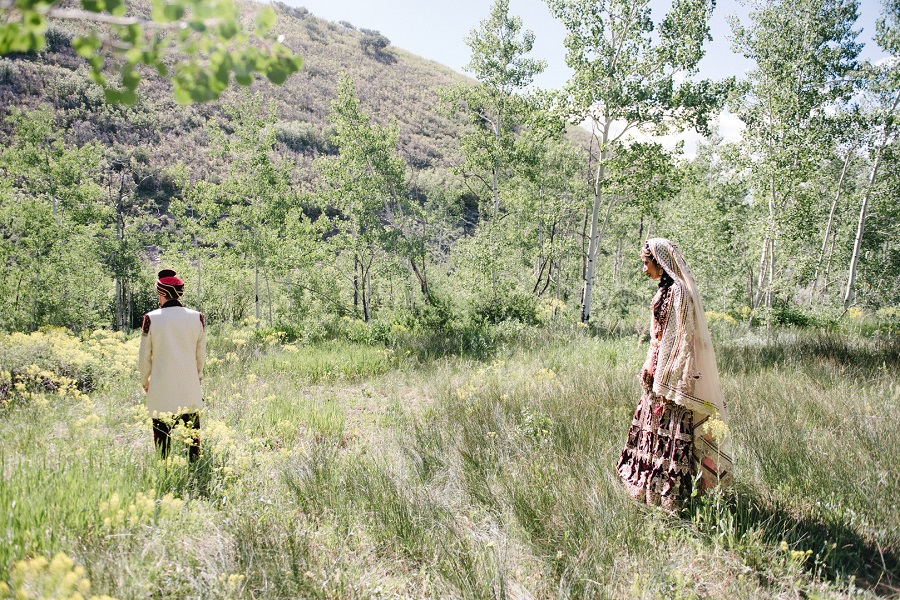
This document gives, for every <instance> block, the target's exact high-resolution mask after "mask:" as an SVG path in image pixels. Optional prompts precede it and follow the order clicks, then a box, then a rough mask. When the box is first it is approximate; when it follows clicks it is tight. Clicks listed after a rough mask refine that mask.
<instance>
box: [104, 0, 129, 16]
mask: <svg viewBox="0 0 900 600" xmlns="http://www.w3.org/2000/svg"><path fill="white" fill-rule="evenodd" d="M106 10H107V11H108V12H109V13H110V14H111V15H115V16H117V17H121V16H123V15H124V14H125V2H124V1H123V0H106Z"/></svg>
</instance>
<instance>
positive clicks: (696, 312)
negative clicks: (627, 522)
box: [617, 238, 733, 511]
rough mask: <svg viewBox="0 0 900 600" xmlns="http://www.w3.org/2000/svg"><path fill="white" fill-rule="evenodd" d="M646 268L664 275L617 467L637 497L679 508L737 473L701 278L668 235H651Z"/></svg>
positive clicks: (645, 252) (645, 250) (653, 307)
mask: <svg viewBox="0 0 900 600" xmlns="http://www.w3.org/2000/svg"><path fill="white" fill-rule="evenodd" d="M641 259H642V260H643V262H644V273H646V274H647V275H648V276H649V277H650V278H651V279H658V280H659V291H658V292H657V293H656V296H655V297H654V298H653V302H652V303H651V326H650V350H649V351H648V352H647V360H646V361H645V362H644V367H643V369H641V382H642V384H643V387H644V392H643V394H642V395H641V400H640V402H639V403H638V406H637V409H636V410H635V412H634V419H633V420H632V422H631V428H630V429H629V430H628V440H627V441H626V443H625V449H624V450H623V451H622V456H621V458H620V459H619V464H618V466H617V469H618V472H619V476H620V477H621V478H622V481H623V482H624V483H625V487H626V488H627V489H628V491H629V493H630V494H631V496H632V497H634V498H635V499H638V500H640V501H643V502H646V503H648V504H656V505H660V506H662V507H663V508H665V509H667V510H670V511H674V510H677V509H678V508H679V507H680V506H682V505H683V503H684V501H685V500H686V499H687V498H688V497H690V495H691V493H692V491H693V489H694V486H695V485H696V486H697V487H698V489H699V491H700V492H702V491H705V490H706V489H708V488H711V487H713V486H716V485H727V484H728V483H730V482H731V480H732V477H733V466H732V460H731V451H730V443H729V439H728V427H727V426H726V425H725V420H726V414H725V398H724V396H723V394H722V388H721V385H720V384H719V373H718V369H717V368H716V357H715V354H714V353H713V349H712V343H711V341H710V336H709V328H708V327H707V325H706V315H705V314H704V313H703V305H702V303H701V301H700V295H699V294H698V293H697V286H696V284H695V283H694V276H693V274H692V273H691V270H690V269H689V268H688V266H687V263H686V262H685V260H684V256H682V254H681V250H679V249H678V247H677V246H676V245H675V244H673V243H672V242H670V241H669V240H667V239H663V238H652V239H650V240H647V243H646V244H645V245H644V248H643V250H642V251H641Z"/></svg>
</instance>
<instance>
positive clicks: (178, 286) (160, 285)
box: [156, 269, 184, 300]
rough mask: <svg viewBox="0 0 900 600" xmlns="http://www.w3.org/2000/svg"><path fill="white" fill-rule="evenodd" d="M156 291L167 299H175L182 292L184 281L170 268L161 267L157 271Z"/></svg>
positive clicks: (179, 296)
mask: <svg viewBox="0 0 900 600" xmlns="http://www.w3.org/2000/svg"><path fill="white" fill-rule="evenodd" d="M157 277H159V279H157V280H156V291H157V292H158V293H160V294H162V295H163V296H165V297H166V298H168V299H169V300H177V299H178V298H181V296H182V294H184V282H183V281H182V280H180V279H178V274H177V273H176V272H175V271H173V270H172V269H163V270H162V271H160V272H159V273H157Z"/></svg>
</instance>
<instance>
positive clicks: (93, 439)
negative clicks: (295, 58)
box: [0, 325, 900, 599]
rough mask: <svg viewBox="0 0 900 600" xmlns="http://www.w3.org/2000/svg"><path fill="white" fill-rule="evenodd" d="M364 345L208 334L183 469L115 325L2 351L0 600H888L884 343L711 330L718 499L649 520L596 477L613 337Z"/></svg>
mask: <svg viewBox="0 0 900 600" xmlns="http://www.w3.org/2000/svg"><path fill="white" fill-rule="evenodd" d="M388 333H389V334H390V335H387V336H386V337H385V339H387V340H388V341H387V342H378V343H375V342H371V343H365V342H362V341H357V342H350V341H347V340H332V341H323V342H318V343H314V344H307V345H303V344H300V343H298V342H289V341H288V340H287V339H286V337H285V336H284V335H283V334H280V333H278V332H273V331H271V330H255V329H253V328H250V327H247V328H225V327H222V328H212V329H211V331H210V340H209V364H208V367H207V371H206V377H205V380H204V387H205V393H206V398H207V409H206V411H205V413H204V414H203V415H202V417H201V424H202V430H203V457H202V459H201V461H200V462H199V463H198V464H197V465H190V464H188V463H187V461H186V456H187V454H186V451H184V450H181V451H179V452H174V453H173V456H172V457H170V458H169V460H167V461H160V460H157V458H156V457H155V455H154V453H153V445H152V436H151V430H150V425H149V423H148V419H147V415H146V411H145V409H144V407H143V393H142V392H141V390H140V389H139V385H138V378H137V373H136V369H135V366H134V365H135V363H136V353H137V344H138V339H137V338H136V337H135V336H130V337H125V336H122V335H121V334H113V333H110V332H105V333H104V332H95V333H94V334H91V335H88V336H84V337H81V338H76V337H73V336H72V335H70V334H67V333H65V332H62V331H60V330H48V331H43V332H38V333H34V334H30V335H25V334H10V335H6V334H4V335H2V336H0V369H2V373H0V435H2V439H3V444H2V447H0V469H2V478H0V582H2V583H0V597H14V598H38V597H47V598H78V597H83V598H89V597H91V596H95V595H96V596H98V597H100V596H104V595H105V596H109V597H113V598H119V599H125V598H375V597H380V598H422V597H435V598H436V597H448V598H646V599H654V598H680V599H688V598H838V597H848V596H854V597H855V596H858V597H865V598H874V597H891V596H894V597H896V596H898V594H900V568H898V554H900V501H898V497H900V468H898V466H897V465H898V464H900V430H898V427H897V419H898V417H900V376H898V369H900V352H898V349H900V343H898V342H897V340H896V338H887V339H884V338H882V339H874V338H862V337H858V336H847V335H839V334H825V333H816V332H809V331H792V330H791V331H781V332H752V333H748V332H747V331H746V329H745V328H743V327H735V328H733V329H731V328H728V327H726V326H722V327H719V328H717V331H716V336H715V337H716V348H717V355H718V359H719V366H720V370H721V373H722V381H723V385H724V386H725V392H726V397H727V398H728V399H729V410H730V425H731V429H732V434H733V441H734V448H735V455H736V463H737V468H738V471H737V478H736V484H735V485H734V487H732V488H731V489H729V490H727V491H725V492H724V493H722V494H713V495H710V496H707V497H704V498H699V499H695V500H694V501H693V502H692V504H691V505H690V506H689V507H688V508H687V509H686V510H685V511H684V513H683V514H681V515H679V516H672V515H669V514H666V513H665V512H663V511H661V510H658V509H654V508H648V507H646V506H641V505H638V504H636V503H634V502H632V501H631V500H630V499H629V498H628V497H627V494H626V493H625V491H624V489H623V488H622V487H621V486H620V484H619V482H618V479H617V477H616V475H615V471H614V465H615V463H616V460H617V459H618V456H619V452H620V450H621V447H622V444H623V443H624V438H625V433H626V430H627V428H628V425H629V423H630V419H631V415H632V412H633V410H634V406H635V404H636V402H637V400H638V397H639V384H638V381H637V377H636V372H637V371H638V369H639V368H640V365H641V362H642V360H643V354H644V352H645V351H646V345H642V344H641V343H640V341H639V340H638V338H636V337H635V336H634V335H631V336H622V337H611V338H603V337H596V336H592V335H589V334H588V333H587V332H584V331H575V332H566V333H559V332H551V331H549V330H545V329H531V328H525V327H515V326H510V327H506V328H505V329H504V327H502V326H501V327H500V328H497V329H491V330H486V331H485V332H483V334H478V335H476V334H474V333H470V334H468V335H466V336H463V337H458V338H453V339H449V338H448V339H439V338H438V339H434V338H429V339H425V338H424V337H421V336H416V335H414V334H413V333H411V332H407V331H405V330H404V328H403V327H401V326H399V325H398V326H394V328H392V329H391V330H390V331H388Z"/></svg>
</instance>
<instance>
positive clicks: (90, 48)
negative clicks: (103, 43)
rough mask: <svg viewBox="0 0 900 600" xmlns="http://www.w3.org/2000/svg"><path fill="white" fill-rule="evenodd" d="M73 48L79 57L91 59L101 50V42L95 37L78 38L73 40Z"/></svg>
mask: <svg viewBox="0 0 900 600" xmlns="http://www.w3.org/2000/svg"><path fill="white" fill-rule="evenodd" d="M72 48H74V49H75V52H76V54H78V56H82V57H84V58H90V57H91V56H93V55H94V53H95V52H96V51H97V50H98V49H99V48H100V40H98V39H97V38H96V37H95V36H94V35H91V36H90V37H77V38H75V39H73V40H72Z"/></svg>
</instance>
